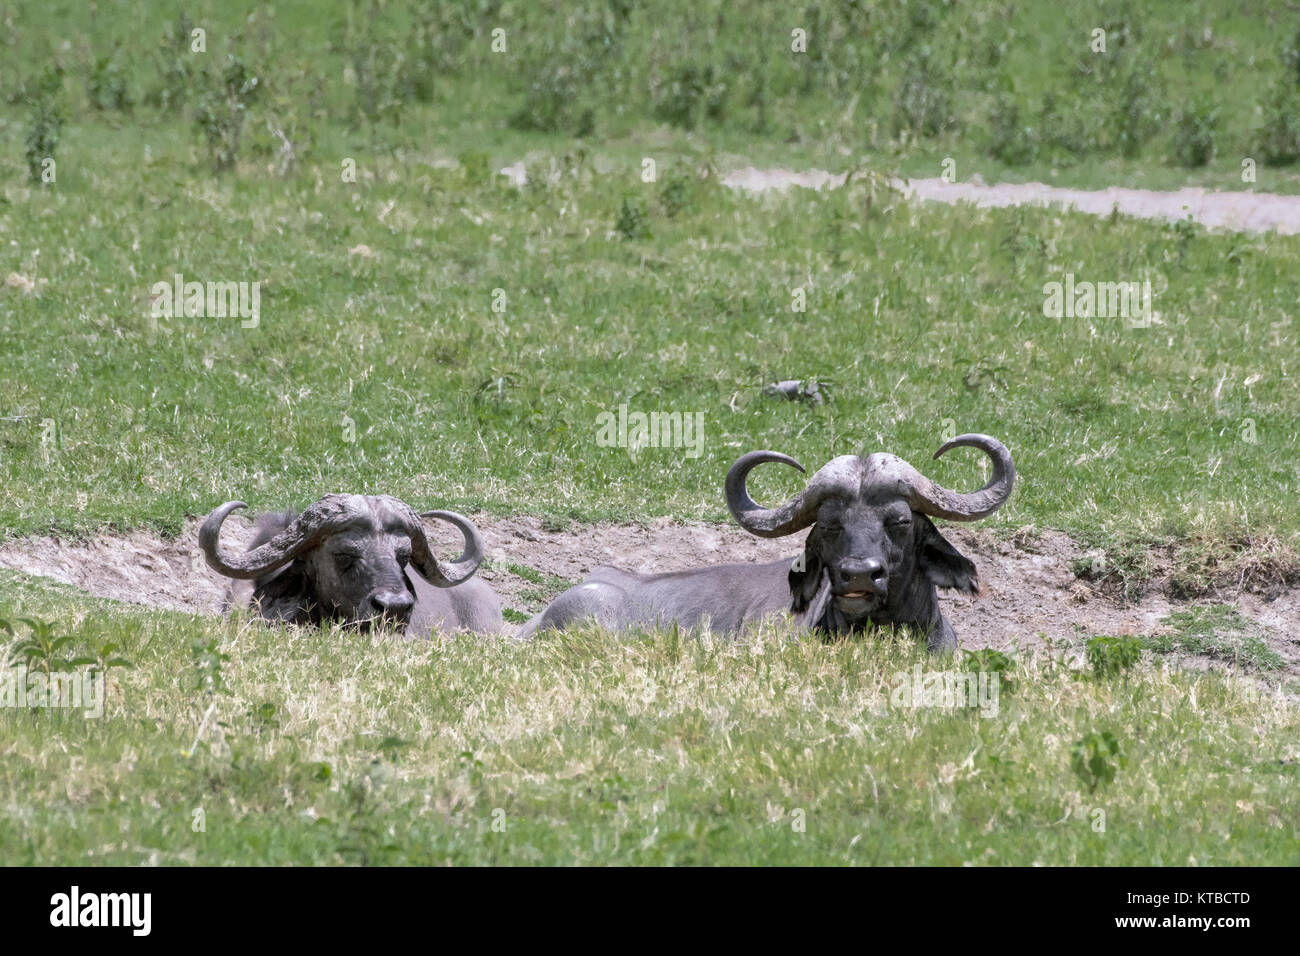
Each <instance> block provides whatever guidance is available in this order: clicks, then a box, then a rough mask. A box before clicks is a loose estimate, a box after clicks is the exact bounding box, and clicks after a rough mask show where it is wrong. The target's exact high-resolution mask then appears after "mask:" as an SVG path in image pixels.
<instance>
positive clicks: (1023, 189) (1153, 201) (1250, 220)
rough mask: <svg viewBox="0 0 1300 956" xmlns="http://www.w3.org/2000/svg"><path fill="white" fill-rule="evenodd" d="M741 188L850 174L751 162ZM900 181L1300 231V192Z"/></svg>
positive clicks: (741, 173) (1003, 198) (1021, 202)
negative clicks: (766, 166)
mask: <svg viewBox="0 0 1300 956" xmlns="http://www.w3.org/2000/svg"><path fill="white" fill-rule="evenodd" d="M722 181H723V182H724V183H726V184H727V185H728V186H731V187H732V188H735V189H744V190H747V191H749V192H763V191H766V190H769V189H788V188H789V187H791V186H805V187H808V188H811V189H822V188H825V187H826V186H838V185H842V184H843V182H844V174H842V173H841V174H839V175H836V174H834V173H828V172H826V171H824V170H820V169H814V170H809V171H808V172H802V173H798V172H794V171H792V170H788V169H755V168H754V167H752V166H750V167H748V168H746V169H738V170H735V171H734V172H731V173H728V174H727V175H726V176H724V177H723V180H722ZM894 185H895V186H896V187H897V188H898V189H900V190H902V191H903V192H904V193H906V194H907V195H909V196H915V197H917V198H918V199H925V200H927V201H930V202H946V203H957V202H972V203H974V204H975V205H977V206H1025V205H1036V206H1045V205H1053V204H1060V205H1062V206H1070V207H1073V208H1075V209H1077V210H1079V211H1080V212H1086V213H1091V214H1093V215H1094V216H1108V215H1110V213H1111V211H1112V210H1114V209H1118V210H1119V212H1120V213H1121V214H1122V215H1125V216H1136V217H1138V218H1141V219H1165V220H1169V221H1174V220H1178V219H1185V218H1187V217H1188V216H1191V218H1192V220H1193V221H1194V222H1198V223H1200V224H1201V225H1203V226H1210V227H1216V228H1222V229H1229V230H1232V231H1235V232H1279V233H1283V234H1284V235H1294V234H1295V233H1297V232H1300V196H1283V195H1279V194H1277V193H1255V192H1244V191H1242V192H1207V191H1206V190H1204V189H1179V190H1177V191H1176V192H1160V191H1158V190H1153V189H1121V188H1118V187H1112V188H1110V189H1064V188H1061V187H1057V186H1048V185H1045V184H1043V183H999V184H996V185H992V186H988V185H985V184H984V183H982V182H978V181H977V182H955V183H949V182H945V181H944V180H942V179H913V180H909V181H907V182H903V181H901V180H895V181H894Z"/></svg>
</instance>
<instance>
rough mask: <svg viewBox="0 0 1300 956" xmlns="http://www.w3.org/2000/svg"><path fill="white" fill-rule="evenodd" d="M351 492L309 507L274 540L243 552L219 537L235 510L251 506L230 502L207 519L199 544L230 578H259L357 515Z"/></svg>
mask: <svg viewBox="0 0 1300 956" xmlns="http://www.w3.org/2000/svg"><path fill="white" fill-rule="evenodd" d="M349 497H350V496H348V495H326V496H325V497H324V498H322V499H320V501H317V502H316V503H315V504H313V505H311V506H310V507H308V508H307V509H306V510H305V511H303V513H302V514H300V515H298V517H297V518H295V519H294V520H293V522H291V523H290V525H289V527H287V528H285V529H284V530H283V531H281V532H280V533H279V534H277V535H276V536H275V537H274V538H272V539H271V540H270V541H268V542H266V543H265V544H263V545H260V546H259V547H256V548H254V549H253V550H251V551H245V552H244V553H243V554H231V553H230V552H228V551H224V550H222V548H221V546H220V544H219V542H218V538H219V537H220V535H221V525H222V523H223V522H224V521H225V520H226V516H227V515H229V514H230V513H231V512H232V511H235V510H237V509H239V508H247V507H248V506H247V505H246V504H244V503H243V502H242V501H227V502H226V503H225V504H224V505H222V506H221V507H220V508H217V509H216V510H215V511H213V512H212V514H210V515H208V516H207V518H206V519H204V521H203V526H202V527H201V528H199V546H200V547H201V548H202V549H203V556H204V558H206V559H207V562H208V566H209V567H211V568H212V569H213V570H214V571H219V572H220V573H222V574H224V575H225V576H226V577H228V578H255V577H258V576H260V575H263V574H265V573H266V572H268V571H272V570H274V569H275V568H278V567H280V566H281V565H285V564H288V563H289V562H290V561H292V560H293V559H294V558H296V557H298V555H300V554H302V553H303V552H304V551H306V550H308V549H309V548H311V547H313V546H314V545H315V544H317V542H319V541H320V539H321V537H322V536H324V534H325V533H326V532H327V531H328V530H329V529H330V528H331V527H332V526H334V525H337V524H341V523H345V522H347V521H348V520H351V519H352V518H354V517H355V515H356V507H355V505H353V504H352V503H351V502H350V501H349Z"/></svg>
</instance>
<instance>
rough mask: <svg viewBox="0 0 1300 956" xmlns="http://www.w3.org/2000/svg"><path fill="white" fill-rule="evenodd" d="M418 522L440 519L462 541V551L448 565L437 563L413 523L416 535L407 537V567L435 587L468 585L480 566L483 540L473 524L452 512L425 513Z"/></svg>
mask: <svg viewBox="0 0 1300 956" xmlns="http://www.w3.org/2000/svg"><path fill="white" fill-rule="evenodd" d="M420 517H421V518H441V519H442V520H443V521H446V522H449V523H450V524H454V525H455V526H456V527H457V528H459V529H460V533H461V534H462V535H464V537H465V549H464V552H463V553H462V554H461V556H460V557H459V558H457V559H456V560H455V561H452V562H450V563H447V562H443V561H439V560H438V558H437V556H436V555H435V554H434V553H433V548H431V547H430V546H429V539H428V537H427V536H426V535H425V533H424V526H423V525H421V524H419V522H416V525H417V527H418V528H419V532H420V533H419V534H418V535H415V534H412V535H411V564H412V565H414V566H415V569H416V570H417V571H419V572H420V574H421V576H423V577H424V579H425V580H426V581H428V582H429V583H430V584H432V585H434V586H435V587H440V588H450V587H455V586H456V585H457V584H461V583H462V582H465V581H468V580H469V579H470V578H471V577H473V576H474V572H475V571H477V570H478V566H479V565H480V564H481V563H482V562H483V538H482V537H480V535H479V533H478V528H476V527H474V522H472V521H470V520H469V519H468V518H466V517H465V516H464V515H460V514H457V513H456V512H454V511H425V512H423V513H422V514H421V515H420Z"/></svg>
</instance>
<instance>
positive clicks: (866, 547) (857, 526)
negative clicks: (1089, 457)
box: [519, 434, 1016, 652]
mask: <svg viewBox="0 0 1300 956" xmlns="http://www.w3.org/2000/svg"><path fill="white" fill-rule="evenodd" d="M961 446H969V447H972V448H978V449H980V450H981V451H983V452H984V453H985V454H986V455H988V456H989V458H990V459H991V460H992V464H993V469H992V470H993V474H992V476H991V477H990V478H989V480H988V483H987V484H985V485H984V487H983V488H981V489H980V490H978V491H974V492H970V493H966V494H963V493H959V492H954V491H949V490H948V489H946V488H943V487H940V486H939V485H937V484H935V483H934V482H932V481H930V480H929V479H928V478H926V477H925V476H924V475H922V474H921V473H920V472H919V471H917V470H916V469H915V468H913V467H912V466H911V465H909V464H908V463H907V462H905V461H903V460H902V459H901V458H898V457H897V456H895V455H887V454H880V453H878V454H873V455H867V456H859V455H842V456H840V457H838V458H836V459H834V460H833V461H831V462H829V463H827V464H826V465H825V466H824V467H823V468H822V469H821V470H820V471H818V472H817V473H816V474H815V475H813V477H812V479H811V480H810V481H809V482H808V483H807V485H806V486H805V487H804V489H803V490H802V491H801V492H799V493H798V494H797V495H795V496H794V497H793V498H792V499H790V500H789V501H787V502H785V503H784V504H782V505H781V506H779V507H776V508H764V507H762V506H761V505H759V504H757V503H756V502H755V501H754V500H753V499H752V498H751V497H750V496H749V492H748V490H747V488H746V479H747V478H748V476H749V472H750V471H751V469H753V468H754V467H755V466H757V465H760V464H764V463H766V462H780V463H782V464H786V465H790V466H791V467H793V468H797V469H798V470H799V471H801V472H802V471H804V467H803V466H802V465H800V464H799V462H797V461H795V460H794V459H793V458H791V457H789V456H788V455H783V454H780V453H779V452H773V451H752V452H749V453H748V454H746V455H743V456H741V457H740V458H739V459H738V460H737V461H736V463H735V464H733V465H732V466H731V470H730V471H729V472H728V473H727V481H726V497H727V507H728V508H729V509H730V510H731V514H732V516H733V517H734V518H735V519H736V521H737V522H738V523H739V524H740V526H741V527H742V528H744V529H745V530H747V531H749V532H750V533H751V534H755V535H758V536H760V537H765V538H778V537H783V536H786V535H791V534H794V533H796V532H798V531H802V530H803V529H805V528H810V529H811V530H810V531H809V533H808V537H807V539H806V540H805V542H804V548H803V552H802V553H801V554H800V555H798V556H797V557H795V558H793V559H791V558H784V559H782V560H779V561H772V562H769V563H766V564H758V565H749V564H724V565H717V566H714V567H706V568H697V569H693V570H689V571H677V572H671V573H667V574H631V573H629V572H627V571H619V570H617V569H616V568H608V567H600V568H596V569H595V570H594V571H593V572H592V573H591V575H590V576H589V577H587V578H586V579H585V580H584V581H582V582H581V583H580V584H578V585H576V586H574V587H573V588H570V589H569V590H568V591H565V592H564V593H563V594H561V595H560V596H559V597H557V598H556V599H555V600H554V601H553V602H552V603H551V605H550V606H549V607H547V608H546V610H544V611H543V612H542V613H541V614H538V615H537V616H536V617H534V618H533V619H532V620H531V621H529V622H528V623H527V624H525V625H524V626H523V628H522V629H521V630H520V632H519V636H520V637H521V638H528V637H531V636H533V635H534V634H535V633H537V632H538V631H542V630H547V629H563V628H565V627H566V626H568V625H569V624H572V623H574V622H576V621H580V620H595V621H597V622H599V623H600V624H602V625H604V626H607V627H609V628H611V629H615V630H618V629H625V628H628V627H636V626H656V625H664V624H669V623H673V622H675V623H677V624H678V625H680V626H682V627H684V628H688V629H695V628H701V627H705V626H707V627H709V628H711V629H712V630H713V631H715V632H720V633H726V634H734V633H735V632H737V631H739V630H741V629H742V628H743V627H745V626H746V625H747V624H749V623H752V622H754V621H757V620H759V619H761V618H763V617H766V616H768V615H770V614H775V613H785V614H789V615H791V616H793V618H794V619H795V621H796V622H797V624H798V625H799V626H800V627H801V628H806V629H812V630H816V631H819V632H821V633H823V634H825V635H830V636H834V635H842V634H846V633H851V632H856V631H861V630H866V629H868V628H870V627H875V626H900V625H906V626H910V627H912V628H915V629H916V630H917V631H919V632H920V633H921V634H923V635H924V636H925V639H926V646H927V647H928V648H929V649H930V650H931V651H934V652H941V651H951V650H954V649H956V647H957V635H956V633H955V632H954V631H953V629H952V625H950V624H949V623H948V621H947V619H946V618H945V617H944V616H943V612H942V611H941V610H940V607H939V598H938V592H937V589H938V588H951V589H955V590H958V591H964V592H967V593H971V594H977V593H979V584H978V582H977V580H976V573H975V565H974V564H973V563H972V562H971V561H970V560H969V559H968V558H966V557H965V556H964V555H962V554H961V553H960V552H958V551H957V549H956V548H954V547H953V546H952V545H951V544H950V543H949V542H948V541H947V540H946V539H945V538H944V537H943V535H942V534H940V533H939V529H938V528H936V527H935V525H934V523H933V522H932V521H931V520H930V519H931V518H932V517H934V518H946V519H948V520H950V521H975V520H977V519H979V518H984V517H987V516H988V515H990V514H992V513H993V512H995V511H997V510H998V509H999V508H1001V507H1002V506H1003V505H1004V504H1006V502H1007V499H1008V498H1009V497H1010V496H1011V487H1012V485H1013V484H1014V483H1015V477H1016V471H1015V465H1014V464H1013V463H1012V461H1011V453H1010V452H1008V451H1007V449H1006V447H1005V446H1004V445H1003V444H1002V443H1001V442H999V441H998V440H997V439H995V438H990V437H989V436H988V435H975V434H970V435H960V436H958V437H957V438H954V439H952V440H951V441H949V442H947V443H946V444H944V445H943V446H942V447H941V448H940V449H939V450H938V451H937V452H935V454H934V457H935V458H938V457H939V456H940V455H942V454H944V453H945V452H947V451H949V450H950V449H953V448H957V447H961Z"/></svg>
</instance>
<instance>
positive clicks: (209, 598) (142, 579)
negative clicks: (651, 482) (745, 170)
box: [0, 515, 1300, 677]
mask: <svg viewBox="0 0 1300 956" xmlns="http://www.w3.org/2000/svg"><path fill="white" fill-rule="evenodd" d="M474 520H475V522H476V523H477V524H478V526H479V528H480V529H481V530H482V532H483V537H484V541H485V543H486V545H487V549H488V556H489V558H490V559H491V560H490V562H489V565H488V566H485V567H484V569H483V570H482V571H480V574H482V576H483V577H484V578H485V579H486V580H487V581H489V582H490V583H491V584H492V586H493V587H494V588H495V589H496V590H497V592H498V593H499V594H500V595H501V596H502V600H503V602H504V603H505V605H506V606H507V607H511V608H513V609H515V610H517V611H519V612H521V613H525V614H528V613H531V612H533V611H535V610H537V609H539V608H540V606H541V604H540V603H539V597H538V595H539V592H551V591H553V590H554V586H556V585H558V583H559V582H558V581H556V580H555V579H564V580H566V581H577V580H578V579H580V578H582V577H583V576H584V575H586V574H587V573H588V572H589V571H591V570H592V568H594V567H596V566H597V565H602V564H609V565H614V566H617V567H621V568H624V569H626V570H629V571H638V572H651V571H671V570H679V569H683V568H690V567H698V566H701V565H705V564H722V563H727V562H742V563H753V562H759V561H768V560H773V559H775V558H778V557H782V556H788V555H793V554H795V553H796V551H797V550H798V549H799V548H800V547H801V545H802V538H803V536H802V535H798V536H794V537H791V538H787V539H783V540H768V539H759V538H755V537H752V536H750V535H749V534H747V533H745V532H744V531H742V530H741V529H739V528H734V527H730V526H727V525H708V524H698V523H689V524H678V523H675V522H672V521H670V520H668V519H660V520H657V521H653V522H650V523H647V524H600V525H594V526H572V527H569V528H567V529H563V530H556V529H553V528H548V527H546V526H544V525H543V523H542V521H541V520H540V519H537V518H532V517H515V518H498V517H493V516H489V515H478V516H476V517H475V519H474ZM430 530H431V531H433V532H434V533H436V534H437V535H438V538H437V540H438V541H439V542H440V543H441V544H442V545H443V546H444V549H446V550H447V551H448V553H451V551H452V550H454V549H455V547H456V546H457V545H458V541H454V540H452V539H453V538H454V533H453V532H450V531H449V529H446V528H442V527H441V526H431V528H430ZM197 532H198V519H189V520H188V521H187V522H186V525H185V531H184V533H183V534H182V535H180V536H179V537H177V538H174V539H167V540H164V539H160V538H158V537H157V536H155V535H153V534H151V533H149V532H146V531H133V532H131V533H129V534H119V533H108V534H102V535H98V536H96V537H94V538H90V539H85V540H76V541H70V540H61V539H56V538H51V537H31V538H21V539H14V540H10V541H7V542H5V543H4V544H0V567H4V568H10V569H13V570H16V571H20V572H23V573H25V574H31V575H38V576H41V577H49V578H54V579H55V580H58V581H62V582H64V583H67V584H71V585H73V586H75V587H77V588H80V589H81V590H83V591H86V592H88V593H89V594H92V595H95V596H97V597H105V598H111V599H114V600H118V601H126V602H130V603H134V604H144V605H150V606H155V607H164V608H171V609H174V610H181V611H190V612H193V613H197V614H217V613H220V610H221V605H222V601H223V599H224V596H225V592H226V587H227V584H228V582H227V581H226V580H225V579H224V578H222V577H220V576H219V575H217V574H216V573H215V572H213V571H212V570H210V569H209V568H208V567H207V565H206V564H205V563H204V561H203V559H202V557H201V556H200V554H199V551H198V546H197ZM944 533H945V534H946V535H947V536H948V537H949V538H950V540H952V542H953V543H954V544H955V545H956V546H957V547H958V548H959V549H961V551H962V552H963V553H965V554H966V555H968V556H969V557H970V558H971V559H972V560H973V561H974V562H975V564H976V566H977V567H978V568H979V575H980V583H981V588H982V593H981V595H980V596H979V597H969V596H965V595H956V594H952V593H948V592H944V593H942V594H941V600H942V602H943V605H944V609H945V613H946V614H947V615H948V616H949V619H950V620H951V621H952V624H953V626H954V627H955V628H956V629H957V634H958V637H959V639H960V641H961V644H962V646H963V647H966V648H969V649H977V648H983V647H992V648H997V649H999V650H1009V649H1011V648H1013V647H1015V646H1016V645H1021V646H1026V647H1032V646H1035V645H1038V646H1041V645H1042V644H1043V643H1044V642H1045V641H1057V642H1059V641H1065V642H1068V643H1078V642H1081V641H1082V640H1084V639H1086V638H1088V637H1091V636H1093V635H1097V634H1133V635H1141V636H1152V635H1158V634H1162V633H1168V625H1167V624H1165V623H1163V621H1162V619H1163V618H1165V617H1166V616H1168V615H1169V614H1170V613H1171V611H1174V610H1177V609H1179V608H1183V607H1187V606H1189V605H1190V604H1192V603H1195V602H1184V601H1178V600H1173V599H1171V598H1169V597H1168V596H1167V595H1166V594H1165V593H1163V592H1162V591H1161V590H1160V589H1159V588H1152V589H1150V590H1149V591H1148V593H1146V594H1145V595H1143V596H1142V597H1141V598H1140V599H1138V600H1136V601H1134V602H1131V603H1124V602H1123V601H1121V600H1119V599H1118V598H1116V597H1115V596H1114V595H1110V594H1106V593H1103V592H1102V591H1099V590H1097V589H1096V588H1094V587H1092V586H1091V585H1089V584H1087V583H1085V582H1083V581H1081V580H1079V579H1078V578H1077V577H1076V576H1075V574H1074V570H1073V567H1074V562H1075V560H1076V559H1078V558H1080V557H1082V556H1083V555H1084V553H1085V551H1084V549H1083V548H1082V547H1081V546H1080V545H1078V544H1077V543H1076V542H1075V541H1074V540H1073V539H1071V538H1070V537H1069V536H1068V535H1065V534H1062V533H1060V532H1055V531H1046V532H1042V533H1039V534H1034V535H1032V536H1016V537H1015V538H1014V539H1005V538H998V537H997V536H995V535H993V534H992V533H990V532H987V531H981V530H972V529H967V528H960V527H951V526H949V527H947V528H945V532H944ZM251 535H252V525H251V523H250V522H248V521H247V520H245V519H243V518H242V517H239V516H232V517H231V518H230V519H229V520H227V522H226V526H225V528H224V529H223V541H225V542H226V543H227V545H228V546H230V547H241V546H243V545H244V544H246V543H247V541H248V540H249V538H250V537H251ZM517 567H522V568H524V569H525V572H527V571H528V569H531V571H532V572H540V573H541V574H542V575H545V576H547V579H546V580H545V581H544V582H543V584H541V585H539V584H538V583H537V582H536V581H535V580H530V577H534V578H535V577H536V574H531V575H529V574H527V573H525V574H520V573H518V572H517V571H516V570H513V568H517ZM548 585H550V586H548ZM1222 600H1224V601H1226V602H1229V603H1233V604H1234V605H1235V606H1236V608H1237V610H1238V612H1239V613H1240V614H1241V615H1243V616H1244V617H1245V618H1247V619H1248V620H1249V621H1250V622H1251V623H1252V624H1253V625H1254V626H1255V627H1256V628H1257V629H1258V631H1259V635H1260V637H1261V639H1262V640H1264V642H1265V643H1266V644H1267V645H1268V647H1269V648H1270V649H1271V650H1273V651H1275V652H1276V653H1277V654H1279V655H1280V656H1281V657H1282V659H1283V660H1284V661H1285V667H1284V670H1283V675H1284V676H1289V677H1296V676H1300V589H1297V588H1292V589H1289V590H1285V591H1283V592H1281V593H1280V594H1279V595H1277V596H1273V597H1266V596H1261V595H1258V594H1253V593H1249V592H1241V593H1237V594H1230V595H1223V597H1222ZM1189 663H1191V664H1192V666H1207V664H1208V661H1207V660H1206V659H1201V660H1200V661H1199V662H1198V661H1195V660H1191V661H1189Z"/></svg>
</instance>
